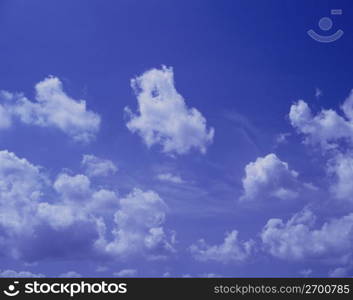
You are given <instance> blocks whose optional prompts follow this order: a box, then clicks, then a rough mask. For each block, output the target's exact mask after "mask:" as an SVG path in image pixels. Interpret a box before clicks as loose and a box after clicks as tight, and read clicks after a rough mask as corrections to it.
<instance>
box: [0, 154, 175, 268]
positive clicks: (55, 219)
mask: <svg viewBox="0 0 353 300" xmlns="http://www.w3.org/2000/svg"><path fill="white" fill-rule="evenodd" d="M43 174H45V170H43V169H42V168H41V167H39V166H35V165H33V164H31V163H30V162H28V161H27V160H26V159H23V158H18V157H17V156H16V155H15V154H13V153H11V152H8V151H0V246H1V247H0V249H1V250H0V255H3V256H10V257H12V258H14V259H22V260H24V261H29V262H30V261H34V260H41V259H44V258H47V257H90V256H92V255H103V256H109V257H112V258H119V257H122V256H124V257H127V256H130V255H132V254H134V255H136V254H141V255H146V256H148V257H151V258H157V257H158V256H159V255H163V257H165V255H166V254H170V253H171V252H173V251H174V248H173V245H174V243H175V239H174V233H173V232H170V231H168V230H166V229H165V228H164V226H163V225H164V222H165V218H166V214H167V205H166V204H165V202H164V201H163V200H162V199H161V198H160V197H159V195H158V194H157V193H155V192H153V191H147V192H144V191H142V190H137V189H136V190H134V191H133V192H132V193H130V194H128V195H127V196H126V197H125V198H120V197H119V196H118V194H117V192H115V191H114V190H109V189H106V188H101V187H97V186H96V185H95V184H94V183H93V182H92V181H91V179H90V178H89V177H87V176H86V175H83V174H76V175H71V174H67V173H61V174H59V175H58V176H57V177H56V178H55V180H54V181H53V182H52V181H51V180H50V179H49V178H47V177H46V176H45V175H43ZM112 224H113V226H112ZM48 239H50V241H51V242H50V243H47V240H48ZM63 240H65V242H63Z"/></svg>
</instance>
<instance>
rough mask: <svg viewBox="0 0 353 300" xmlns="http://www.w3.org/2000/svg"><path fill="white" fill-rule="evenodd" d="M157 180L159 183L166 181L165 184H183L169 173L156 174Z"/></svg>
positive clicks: (182, 181) (179, 178) (178, 177)
mask: <svg viewBox="0 0 353 300" xmlns="http://www.w3.org/2000/svg"><path fill="white" fill-rule="evenodd" d="M157 179H158V180H160V181H167V182H171V183H176V184H181V183H184V180H183V179H182V178H181V177H180V176H178V175H173V174H171V173H161V174H158V175H157Z"/></svg>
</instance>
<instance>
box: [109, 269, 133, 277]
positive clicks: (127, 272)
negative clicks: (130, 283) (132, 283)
mask: <svg viewBox="0 0 353 300" xmlns="http://www.w3.org/2000/svg"><path fill="white" fill-rule="evenodd" d="M113 275H114V276H117V277H134V276H136V275H137V270H135V269H123V270H120V271H119V272H114V273H113Z"/></svg>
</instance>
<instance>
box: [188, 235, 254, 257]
mask: <svg viewBox="0 0 353 300" xmlns="http://www.w3.org/2000/svg"><path fill="white" fill-rule="evenodd" d="M253 248H254V241H253V240H248V241H245V242H242V241H239V240H238V231H237V230H233V231H232V232H230V233H228V234H226V236H225V239H224V242H223V243H222V244H220V245H213V246H211V245H208V244H207V243H206V242H205V240H204V239H200V240H199V241H198V242H197V243H196V244H193V245H191V247H190V250H191V253H192V255H193V256H194V258H195V259H196V260H200V261H209V260H214V261H218V262H222V263H229V262H244V261H246V260H247V259H248V258H249V257H250V254H251V253H252V250H253Z"/></svg>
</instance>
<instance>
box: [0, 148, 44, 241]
mask: <svg viewBox="0 0 353 300" xmlns="http://www.w3.org/2000/svg"><path fill="white" fill-rule="evenodd" d="M45 181H46V178H45V177H44V176H43V175H42V174H41V173H40V167H38V166H35V165H32V164H31V163H29V162H28V161H27V160H26V159H21V158H18V157H17V156H16V155H15V154H14V153H11V152H8V151H6V150H3V151H0V226H3V227H4V228H6V230H7V232H8V234H9V233H10V232H13V233H21V232H27V231H28V230H30V229H31V228H32V225H33V224H34V223H35V220H33V213H34V212H35V209H36V204H37V203H38V201H39V199H40V197H41V195H42V187H43V185H44V183H45Z"/></svg>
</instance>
